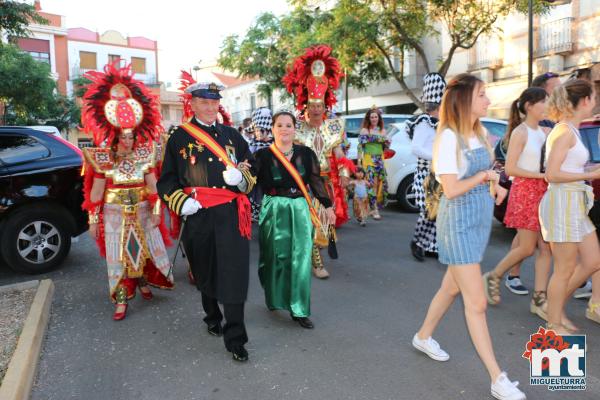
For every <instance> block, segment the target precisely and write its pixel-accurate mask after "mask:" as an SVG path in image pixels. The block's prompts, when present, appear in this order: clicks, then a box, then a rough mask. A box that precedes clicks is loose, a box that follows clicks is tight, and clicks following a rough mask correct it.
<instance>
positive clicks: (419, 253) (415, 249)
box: [410, 240, 425, 261]
mask: <svg viewBox="0 0 600 400" xmlns="http://www.w3.org/2000/svg"><path fill="white" fill-rule="evenodd" d="M410 251H411V252H412V255H413V257H414V258H415V259H416V260H417V261H425V251H423V249H422V248H420V247H419V246H417V243H416V242H415V241H414V240H413V241H412V242H410Z"/></svg>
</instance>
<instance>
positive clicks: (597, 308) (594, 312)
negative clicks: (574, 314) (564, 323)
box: [585, 299, 600, 324]
mask: <svg viewBox="0 0 600 400" xmlns="http://www.w3.org/2000/svg"><path fill="white" fill-rule="evenodd" d="M585 317H586V318H587V319H591V320H592V321H594V322H597V323H599V324H600V303H592V299H590V301H589V302H588V308H587V310H585Z"/></svg>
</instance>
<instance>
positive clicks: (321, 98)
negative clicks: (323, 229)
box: [283, 45, 354, 278]
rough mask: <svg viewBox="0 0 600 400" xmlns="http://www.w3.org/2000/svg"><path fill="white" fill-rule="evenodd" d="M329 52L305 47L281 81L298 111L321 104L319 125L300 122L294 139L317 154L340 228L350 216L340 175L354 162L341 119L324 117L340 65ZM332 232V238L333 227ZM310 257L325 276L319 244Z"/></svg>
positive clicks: (323, 47) (345, 174)
mask: <svg viewBox="0 0 600 400" xmlns="http://www.w3.org/2000/svg"><path fill="white" fill-rule="evenodd" d="M331 52H332V49H331V47H329V46H326V45H317V46H313V47H310V48H308V49H306V51H305V53H304V54H303V55H302V56H300V57H298V58H296V59H295V60H294V62H293V64H292V65H291V66H290V68H289V69H288V71H287V74H286V75H285V76H284V78H283V83H284V84H285V86H286V89H287V91H288V92H289V93H291V94H293V95H294V96H295V98H296V109H297V110H298V111H299V112H300V113H303V114H305V115H307V114H306V111H307V107H308V105H310V104H323V106H324V115H323V117H322V122H321V124H320V125H319V126H318V127H314V126H312V125H311V124H309V121H301V122H300V124H299V126H298V127H297V128H296V141H297V142H298V143H299V144H302V145H305V146H307V147H310V148H311V149H312V150H313V151H314V152H315V154H316V155H317V158H318V160H319V164H320V168H321V176H323V177H324V178H325V184H326V186H327V187H328V192H329V195H330V198H331V201H332V203H333V205H334V211H335V214H336V223H335V225H336V227H339V226H341V225H342V224H344V223H346V222H347V221H348V219H349V217H348V204H347V202H346V190H345V188H344V187H343V185H342V178H344V177H345V178H349V177H350V171H352V170H353V169H354V164H353V163H352V162H351V161H350V160H348V159H347V158H345V157H343V152H342V150H341V147H340V146H341V144H342V142H343V140H344V121H343V120H341V119H339V118H334V119H326V118H325V114H326V111H327V110H328V109H331V108H332V107H333V105H335V103H336V102H337V99H336V97H335V92H334V91H335V90H336V89H337V88H338V87H339V84H340V77H341V76H342V72H341V67H340V64H339V62H338V60H337V59H335V58H334V57H333V56H332V55H331ZM319 120H321V119H319ZM313 125H314V124H313ZM331 232H332V235H333V236H334V237H335V232H334V231H333V229H332V230H331ZM312 256H313V267H314V268H315V270H314V271H313V273H315V275H316V276H318V277H319V278H326V277H328V276H329V274H328V273H327V271H326V270H325V269H324V267H323V262H322V259H321V255H320V252H319V249H318V247H316V246H314V247H313V253H312ZM318 270H320V271H321V272H319V271H318Z"/></svg>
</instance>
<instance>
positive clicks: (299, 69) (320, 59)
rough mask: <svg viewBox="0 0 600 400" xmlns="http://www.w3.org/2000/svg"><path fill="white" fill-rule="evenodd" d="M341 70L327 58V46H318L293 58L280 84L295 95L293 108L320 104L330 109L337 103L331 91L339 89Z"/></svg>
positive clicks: (333, 59) (333, 61)
mask: <svg viewBox="0 0 600 400" xmlns="http://www.w3.org/2000/svg"><path fill="white" fill-rule="evenodd" d="M342 75H343V74H342V70H341V67H340V63H339V62H338V60H337V59H336V58H334V57H332V56H331V47H329V46H327V45H324V44H320V45H317V46H313V47H310V48H308V49H306V52H305V53H304V55H302V56H300V57H298V58H296V59H295V60H294V63H293V64H292V65H291V66H290V67H289V68H288V71H287V74H286V75H285V76H284V77H283V84H284V85H285V87H286V89H287V91H288V92H289V93H290V94H293V95H295V96H296V108H297V109H298V110H300V111H302V110H303V109H304V107H305V106H306V103H311V102H321V103H324V104H325V107H326V108H328V109H329V108H331V107H333V105H334V104H335V103H336V102H337V99H336V98H335V93H334V91H335V90H336V89H337V88H338V87H339V86H340V78H341V77H342Z"/></svg>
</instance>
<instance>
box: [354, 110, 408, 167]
mask: <svg viewBox="0 0 600 400" xmlns="http://www.w3.org/2000/svg"><path fill="white" fill-rule="evenodd" d="M364 117H365V114H352V115H342V118H343V119H344V120H345V125H344V129H345V130H346V137H347V138H348V144H349V145H350V147H348V151H347V152H346V157H348V159H350V160H352V161H354V162H356V160H357V158H358V135H359V133H360V125H361V124H362V121H363V118H364ZM411 117H412V115H409V114H383V127H384V128H385V130H386V131H388V130H389V129H390V127H391V125H392V124H393V123H398V122H403V121H406V120H407V119H409V118H411Z"/></svg>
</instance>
